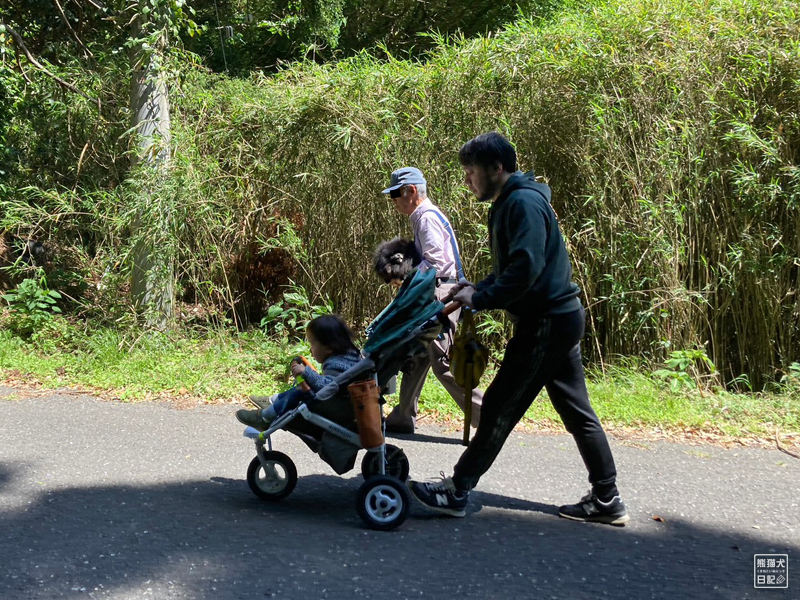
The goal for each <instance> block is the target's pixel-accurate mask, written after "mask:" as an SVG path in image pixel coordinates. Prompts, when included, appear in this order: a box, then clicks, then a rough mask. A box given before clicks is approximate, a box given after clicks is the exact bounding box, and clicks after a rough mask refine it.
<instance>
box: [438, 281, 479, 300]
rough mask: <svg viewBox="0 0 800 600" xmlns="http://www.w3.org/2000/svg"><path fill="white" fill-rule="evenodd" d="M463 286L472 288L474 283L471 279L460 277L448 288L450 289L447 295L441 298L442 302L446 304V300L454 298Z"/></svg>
mask: <svg viewBox="0 0 800 600" xmlns="http://www.w3.org/2000/svg"><path fill="white" fill-rule="evenodd" d="M464 288H472V289H473V290H474V289H475V284H474V283H472V282H471V281H467V280H466V279H464V278H462V279H460V280H459V281H458V283H456V284H455V285H454V286H453V287H452V288H450V291H449V292H448V293H447V296H445V297H444V298H442V302H444V303H445V304H447V303H448V302H450V301H451V300H453V299H454V298H455V296H456V294H458V293H459V292H460V291H461V290H463V289H464Z"/></svg>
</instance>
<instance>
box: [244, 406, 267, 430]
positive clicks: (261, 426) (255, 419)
mask: <svg viewBox="0 0 800 600" xmlns="http://www.w3.org/2000/svg"><path fill="white" fill-rule="evenodd" d="M262 413H263V411H262V410H261V409H259V410H246V409H244V408H242V409H240V410H237V411H236V418H237V419H238V420H239V422H240V423H242V424H243V425H247V426H249V427H255V428H256V429H258V430H259V431H264V430H265V429H269V424H270V423H271V422H272V421H270V420H269V419H265V418H264V416H263V415H262Z"/></svg>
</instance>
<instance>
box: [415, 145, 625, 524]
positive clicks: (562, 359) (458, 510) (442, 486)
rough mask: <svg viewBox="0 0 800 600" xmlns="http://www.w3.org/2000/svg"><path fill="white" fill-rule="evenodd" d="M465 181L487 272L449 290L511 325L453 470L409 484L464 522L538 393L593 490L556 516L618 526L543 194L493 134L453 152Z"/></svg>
mask: <svg viewBox="0 0 800 600" xmlns="http://www.w3.org/2000/svg"><path fill="white" fill-rule="evenodd" d="M459 159H460V161H461V166H462V167H463V169H464V174H465V176H464V182H465V183H466V185H467V187H468V188H469V189H470V191H471V192H472V193H473V194H474V195H475V196H476V197H477V198H478V199H479V200H481V201H483V202H491V203H492V206H491V209H490V210H489V240H490V245H491V252H492V267H493V268H492V274H491V275H489V277H487V278H486V279H484V280H483V281H481V282H480V283H478V284H477V285H473V284H471V283H469V282H463V283H462V284H459V285H458V286H455V288H454V291H455V292H456V293H455V297H454V299H455V300H456V301H458V302H460V303H461V304H462V305H465V306H469V307H474V308H475V309H476V310H486V309H503V310H505V311H507V312H508V314H509V315H510V317H511V318H512V319H513V320H514V322H515V324H516V326H515V330H514V335H513V336H512V338H511V339H510V340H509V341H508V345H507V346H506V351H505V356H504V357H503V362H502V364H501V365H500V369H499V370H498V371H497V375H496V376H495V378H494V381H492V383H491V385H490V386H489V388H488V389H487V390H486V396H485V399H484V403H483V414H482V415H481V421H480V424H479V425H478V431H477V433H476V434H475V438H474V439H473V440H472V442H471V443H470V445H469V447H468V448H467V449H466V450H465V451H464V453H463V454H462V455H461V458H460V459H459V461H458V463H457V464H456V466H455V468H454V470H453V476H452V477H446V478H444V479H443V480H442V481H440V482H436V483H423V482H411V484H410V487H411V491H412V493H413V494H414V496H416V498H417V499H418V500H419V501H420V502H422V503H423V504H425V505H426V506H428V507H430V508H432V509H434V510H437V511H439V512H442V513H445V514H448V515H452V516H456V517H463V516H464V515H465V512H466V511H465V509H466V507H467V500H468V497H469V491H470V490H471V489H472V488H474V487H475V486H476V484H477V483H478V480H479V479H480V477H481V476H482V475H483V474H484V473H485V472H486V471H487V470H488V469H489V467H491V465H492V463H493V462H494V459H495V458H496V457H497V455H498V454H499V452H500V449H501V448H502V447H503V444H504V443H505V441H506V439H507V438H508V435H509V434H510V433H511V431H512V430H513V429H514V426H515V425H516V424H517V423H518V422H519V420H520V419H521V418H522V417H523V415H524V414H525V411H526V410H528V407H529V406H530V405H531V403H532V402H533V401H534V400H535V399H536V396H537V395H538V394H539V392H540V391H541V389H542V388H543V387H544V388H546V389H547V394H548V396H549V397H550V402H552V403H553V407H554V408H555V409H556V411H557V412H558V414H559V416H560V417H561V420H562V421H563V422H564V425H565V426H566V428H567V431H569V432H570V433H571V434H572V436H573V438H574V439H575V442H576V445H577V446H578V452H580V455H581V458H583V462H584V464H585V465H586V469H587V471H588V472H589V482H590V483H591V485H592V489H591V490H590V491H589V493H588V494H587V495H586V496H584V497H583V498H582V499H581V500H580V501H579V502H577V503H576V504H567V505H564V506H561V507H560V508H559V509H558V514H559V515H560V516H562V517H565V518H568V519H574V520H577V521H594V522H598V523H607V524H610V525H624V524H625V523H626V522H627V521H628V511H627V509H626V507H625V504H624V503H623V502H622V500H621V499H620V496H619V491H618V490H617V485H616V479H617V471H616V467H615V466H614V457H613V456H612V454H611V448H610V447H609V444H608V440H607V439H606V434H605V432H604V431H603V427H602V425H601V424H600V420H599V419H598V418H597V415H596V414H595V412H594V410H593V409H592V405H591V403H590V402H589V395H588V393H587V391H586V379H585V377H584V373H583V364H582V362H581V344H580V340H581V338H582V337H583V332H584V322H585V315H584V310H583V306H582V305H581V301H580V299H579V297H578V296H579V290H578V286H577V285H575V284H574V283H573V282H572V267H571V265H570V261H569V256H568V255H567V248H566V245H565V243H564V238H563V237H562V235H561V231H560V230H559V226H558V220H557V219H556V215H555V212H554V211H553V209H552V207H551V206H550V188H549V187H548V186H547V185H545V184H543V183H539V182H538V181H536V178H535V177H534V175H533V172H530V173H522V172H521V171H517V153H516V150H514V147H513V146H512V145H511V144H510V143H509V141H508V140H507V139H506V138H504V137H503V136H502V135H500V134H499V133H497V132H490V133H485V134H482V135H479V136H478V137H476V138H475V139H473V140H471V141H469V142H467V143H466V144H464V146H463V147H462V148H461V151H460V153H459Z"/></svg>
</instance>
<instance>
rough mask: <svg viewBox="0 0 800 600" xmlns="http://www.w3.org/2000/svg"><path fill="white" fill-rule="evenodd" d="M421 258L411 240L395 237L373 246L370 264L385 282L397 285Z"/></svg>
mask: <svg viewBox="0 0 800 600" xmlns="http://www.w3.org/2000/svg"><path fill="white" fill-rule="evenodd" d="M421 260H422V257H421V256H420V255H419V252H417V248H416V246H414V242H413V241H412V240H407V239H404V238H400V237H396V238H394V239H391V240H389V241H386V242H381V243H380V244H379V245H378V247H377V248H375V254H374V256H373V257H372V265H373V268H374V269H375V273H376V275H378V277H380V278H381V279H383V281H384V282H385V283H392V284H394V285H399V284H401V283H403V280H404V279H405V278H406V275H408V274H409V273H410V272H411V270H412V269H413V268H414V267H416V266H417V265H418V264H419V263H420V261H421Z"/></svg>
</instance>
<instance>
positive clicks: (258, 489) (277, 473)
mask: <svg viewBox="0 0 800 600" xmlns="http://www.w3.org/2000/svg"><path fill="white" fill-rule="evenodd" d="M264 458H265V462H266V465H263V464H261V459H260V458H259V457H258V456H256V457H255V458H254V459H253V460H252V461H250V466H249V467H247V485H249V486H250V489H251V490H252V491H253V493H254V494H255V495H256V496H258V497H259V498H261V499H262V500H280V499H281V498H286V496H288V495H289V494H291V493H292V490H294V486H295V485H297V468H296V467H295V466H294V463H293V462H292V459H291V458H289V457H288V456H286V455H285V454H284V453H283V452H275V451H264Z"/></svg>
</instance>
